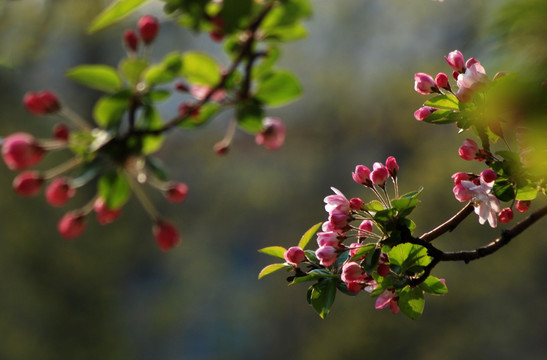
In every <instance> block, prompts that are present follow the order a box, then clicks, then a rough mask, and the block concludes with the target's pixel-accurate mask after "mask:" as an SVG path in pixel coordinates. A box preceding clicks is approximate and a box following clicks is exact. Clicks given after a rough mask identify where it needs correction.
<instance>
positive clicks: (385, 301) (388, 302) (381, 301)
mask: <svg viewBox="0 0 547 360" xmlns="http://www.w3.org/2000/svg"><path fill="white" fill-rule="evenodd" d="M398 301H399V297H398V296H396V295H395V291H394V290H385V291H384V292H383V293H381V294H380V296H378V298H376V303H375V305H374V306H375V308H376V309H383V308H385V307H387V306H389V310H391V312H392V313H393V314H397V313H398V312H399V311H400V310H401V309H400V308H399V304H398Z"/></svg>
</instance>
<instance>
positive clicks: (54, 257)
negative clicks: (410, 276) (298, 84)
mask: <svg viewBox="0 0 547 360" xmlns="http://www.w3.org/2000/svg"><path fill="white" fill-rule="evenodd" d="M108 3H109V1H106V0H102V1H85V2H84V1H69V0H56V1H54V0H50V1H47V0H18V1H7V0H4V1H0V89H1V90H0V94H1V95H0V134H1V135H2V136H4V135H7V134H9V133H12V132H15V131H28V132H32V133H34V134H37V135H38V136H42V137H48V136H49V134H50V133H51V129H52V127H53V125H54V123H55V121H53V120H52V119H50V118H38V117H33V116H31V115H28V114H27V113H26V112H25V111H24V109H23V107H22V105H21V99H22V97H23V95H24V93H25V92H27V91H37V90H42V89H50V90H53V91H55V92H56V93H58V94H59V95H60V97H61V99H62V101H63V103H65V104H68V105H69V106H70V107H72V108H73V109H74V110H76V111H77V112H78V113H80V114H82V115H83V116H84V117H87V118H89V117H90V111H91V109H92V106H93V103H94V101H96V99H97V98H98V97H99V96H100V94H99V93H98V92H95V91H91V90H87V89H84V88H83V87H81V86H78V85H76V84H73V83H71V82H70V81H69V80H67V79H65V78H64V71H65V70H66V69H67V68H69V67H72V66H76V65H79V64H84V63H106V64H109V65H112V66H116V63H117V61H118V59H119V58H120V57H121V56H122V55H123V49H122V46H121V34H122V33H123V30H124V29H126V28H127V27H134V26H135V25H134V24H135V22H136V19H137V18H138V16H139V15H140V14H142V13H145V12H146V13H152V14H155V15H157V16H158V17H160V18H161V19H162V21H164V22H163V23H162V29H161V32H160V37H159V39H158V42H157V43H155V44H154V45H153V48H152V57H153V58H156V59H160V58H161V57H162V56H163V54H165V53H166V52H168V51H170V50H172V49H180V50H186V49H196V48H197V49H202V50H206V51H211V52H213V54H215V56H216V57H217V58H218V59H219V61H222V62H223V63H224V64H227V59H226V58H225V57H224V56H223V55H222V53H221V52H220V47H219V45H218V44H216V43H212V42H211V41H210V39H209V37H208V36H207V35H201V36H196V35H194V34H192V33H190V32H188V31H185V30H183V29H180V28H178V27H176V26H174V25H173V24H172V23H171V22H169V21H167V19H166V18H165V17H164V16H163V15H162V12H161V3H160V2H157V3H151V4H149V5H147V6H146V7H144V8H142V9H141V10H142V11H140V12H139V13H136V14H134V15H133V16H131V17H130V18H128V19H127V20H126V21H124V22H122V23H120V24H117V25H115V26H112V27H110V28H108V29H106V30H104V31H101V32H99V33H97V34H94V35H87V34H86V33H85V27H86V26H87V25H88V24H89V22H90V21H91V19H92V18H93V17H94V16H95V15H96V14H98V13H99V11H100V10H101V9H103V8H104V7H105V6H106V5H107V4H108ZM313 3H314V7H315V10H314V11H315V13H314V16H313V18H312V19H310V21H308V22H307V24H306V25H307V27H308V29H309V33H310V37H309V38H308V39H306V40H304V41H300V42H297V43H292V44H289V45H287V46H286V47H285V48H284V54H283V59H282V61H281V66H282V67H284V68H287V69H290V70H293V71H294V72H296V74H297V75H298V76H299V78H300V79H301V81H302V83H303V86H304V88H305V95H304V96H303V97H302V98H301V99H300V100H299V101H297V102H295V103H293V104H291V105H289V106H286V107H283V108H278V109H271V111H270V112H269V114H270V115H275V116H279V117H281V118H283V120H284V121H285V122H286V124H287V127H288V137H287V141H286V144H285V146H284V147H283V148H282V149H280V150H279V151H277V152H267V151H266V150H264V149H263V148H259V147H257V146H256V145H255V144H254V140H253V139H252V138H251V137H249V136H247V135H245V134H241V133H238V134H237V136H236V140H235V144H234V146H233V149H232V151H231V152H230V154H229V155H228V156H225V157H218V156H216V155H215V154H214V152H213V151H212V146H213V144H214V143H215V142H216V141H218V140H220V139H221V138H222V136H223V134H224V131H225V128H226V126H227V123H228V120H229V117H230V115H229V114H226V115H223V116H221V117H220V118H218V119H217V120H215V121H214V122H213V123H211V124H210V125H208V126H207V127H205V128H203V129H201V130H199V131H193V132H176V133H172V134H170V135H169V137H168V140H167V143H166V145H165V146H164V148H163V149H162V150H161V151H160V152H159V153H158V156H159V157H160V158H161V159H162V160H163V161H164V162H165V163H166V165H167V166H168V168H169V169H171V176H172V178H173V179H177V180H182V181H185V182H187V183H188V184H189V186H190V190H191V193H190V195H189V198H188V200H187V201H186V203H184V204H182V205H172V204H168V203H166V202H165V200H164V199H163V197H161V195H160V194H158V193H154V192H150V194H151V196H153V199H154V203H155V204H156V205H157V206H158V208H159V209H160V210H161V212H162V213H164V214H165V215H166V216H167V217H169V218H170V219H172V220H173V221H175V222H176V224H177V226H178V227H179V229H180V230H181V232H182V236H183V243H182V246H180V247H177V248H176V249H174V250H173V251H171V252H169V253H167V254H164V253H161V252H160V251H159V250H158V249H157V247H156V245H155V244H154V241H153V238H152V235H151V221H150V220H149V218H148V217H147V215H146V213H145V211H144V210H143V209H142V208H141V207H140V205H139V204H138V202H137V201H136V200H135V199H134V198H133V199H132V200H131V201H130V203H129V204H128V206H126V208H125V209H124V213H123V215H122V217H121V218H120V220H118V221H117V222H116V223H114V224H111V225H108V226H106V227H100V226H99V225H97V224H96V222H95V221H94V220H92V219H91V221H89V222H88V229H87V231H86V232H85V234H84V235H83V236H81V237H80V238H78V239H77V240H75V241H72V242H66V241H63V240H62V239H61V238H60V237H59V236H58V234H57V232H56V223H57V221H58V219H59V218H60V217H61V216H62V214H63V213H64V211H65V210H66V209H53V208H50V207H48V206H47V205H46V204H45V201H44V199H43V195H41V196H39V197H36V198H31V199H22V198H18V197H17V196H16V195H15V194H14V193H13V191H12V190H11V181H12V179H13V177H14V173H13V172H10V171H9V170H8V169H7V168H6V167H5V165H1V171H0V189H2V190H1V192H0V194H1V202H0V209H1V214H2V217H1V220H0V359H7V360H19V359H21V360H22V359H25V360H26V359H82V360H83V359H136V360H141V359H142V360H147V359H191V360H192V359H199V360H201V359H341V358H346V359H358V358H372V357H382V358H395V357H398V358H403V359H422V360H427V359H439V358H443V359H462V358H469V359H513V358H520V359H544V358H545V354H546V353H547V345H546V343H545V333H546V330H547V305H546V299H547V290H546V287H545V284H544V283H543V276H544V274H545V271H546V270H547V257H546V255H545V254H546V251H545V250H547V242H546V241H545V240H546V237H547V236H546V235H547V231H546V226H545V224H546V222H545V220H544V221H543V222H540V223H538V224H536V225H535V226H534V227H533V228H531V229H530V231H528V232H527V233H525V234H523V235H522V236H519V237H518V238H516V239H515V240H514V241H513V242H512V243H511V244H510V245H509V246H507V247H505V248H503V249H502V250H501V251H500V252H498V253H497V254H495V255H494V256H490V257H487V258H485V259H483V260H480V261H476V262H472V263H470V264H468V265H465V264H463V263H454V264H441V265H439V266H438V267H437V268H436V269H435V270H434V275H436V276H438V277H444V278H446V279H447V284H448V288H449V293H448V294H447V295H446V296H444V297H433V296H429V297H427V298H426V308H425V312H424V314H423V316H422V318H421V319H420V320H419V321H411V320H409V319H407V318H405V317H404V316H402V315H398V316H394V315H392V314H391V313H390V312H389V311H388V310H382V311H377V310H374V302H373V301H372V300H371V299H370V298H368V296H367V295H366V294H362V295H360V296H358V297H347V296H343V295H341V294H340V293H339V294H338V295H339V296H338V297H337V300H336V302H335V305H334V307H333V309H332V311H331V313H330V315H329V317H328V318H327V319H326V320H321V319H320V318H319V317H318V316H317V315H316V314H315V312H314V311H313V310H312V309H311V308H310V307H309V306H308V305H307V303H306V301H305V293H306V288H307V287H306V286H305V285H300V286H299V285H297V286H294V287H289V288H288V287H287V283H286V281H285V279H284V276H283V274H281V273H279V274H274V275H271V276H268V277H266V278H264V279H262V280H260V281H258V280H257V275H258V272H259V271H260V269H262V267H264V266H265V265H267V264H269V263H271V262H272V260H273V258H270V257H268V256H266V255H262V254H259V253H258V252H257V249H260V248H262V247H265V246H270V245H281V246H285V247H289V246H292V245H295V244H296V243H297V242H298V239H299V238H300V236H301V234H302V233H303V232H304V231H305V230H306V229H307V228H309V227H310V226H311V225H312V224H314V223H317V222H318V221H322V220H324V219H325V212H324V209H323V205H324V204H323V197H324V196H326V195H328V194H330V193H331V190H330V189H329V187H330V186H335V187H337V188H339V189H341V190H342V191H343V192H344V193H345V194H346V195H347V196H348V197H351V196H363V197H364V198H365V199H372V197H371V194H368V193H366V192H365V191H364V190H363V189H362V188H360V187H359V186H357V185H356V184H355V183H354V182H353V180H352V179H351V172H352V171H353V169H354V167H355V165H357V164H365V165H368V166H371V165H372V163H373V162H374V161H384V160H385V158H387V157H388V156H389V155H394V156H396V157H397V160H398V162H399V165H400V167H401V170H400V187H401V191H403V192H407V191H412V190H415V189H417V188H418V187H419V186H424V187H425V191H424V192H423V195H422V197H421V199H422V206H421V207H419V208H418V209H417V210H416V211H415V217H414V220H415V222H416V223H417V224H418V228H417V230H416V231H417V232H418V233H420V232H423V231H427V230H429V229H430V228H432V227H433V226H435V225H437V224H438V223H440V222H441V221H443V220H444V219H446V218H448V217H449V216H451V214H453V213H454V212H455V211H457V210H458V209H459V208H460V207H461V204H459V203H458V202H457V201H456V200H455V199H454V198H453V196H452V181H451V179H450V175H451V174H453V173H454V172H456V171H473V170H477V169H478V168H477V167H474V166H476V165H477V164H471V163H468V162H465V161H463V160H461V159H460V158H459V157H458V156H457V148H458V146H459V145H460V144H461V142H462V141H463V139H464V135H458V134H457V133H456V129H455V127H452V126H445V127H435V126H432V125H427V124H423V123H419V122H417V121H415V120H414V118H413V112H414V110H415V109H417V108H418V107H419V106H420V105H421V103H422V102H423V101H425V97H423V96H421V95H419V94H417V93H415V92H414V91H413V74H414V73H416V72H427V73H430V74H436V73H437V72H440V71H444V72H449V71H450V69H449V68H448V66H447V65H446V63H445V61H444V59H443V56H445V55H446V54H448V53H449V52H450V51H452V50H454V49H459V50H461V51H462V52H463V54H464V55H465V56H466V57H471V56H473V57H476V58H478V59H479V60H480V61H481V63H482V64H483V65H484V66H485V68H486V71H487V74H488V75H489V76H490V77H491V76H493V75H494V74H495V73H496V72H497V71H502V70H503V71H519V70H520V71H522V70H523V69H525V70H530V71H536V72H540V73H541V74H540V75H541V76H544V75H545V71H546V69H547V67H546V66H545V65H546V64H547V61H546V60H547V46H546V45H547V44H546V42H547V39H546V36H545V35H546V34H547V29H546V21H545V19H547V11H546V10H547V9H546V8H547V2H545V1H543V0H515V1H502V0H459V1H457V0H445V1H444V2H443V3H439V2H434V1H430V0H344V1H328V0H314V1H313ZM535 74H537V73H535ZM538 79H542V78H541V77H538ZM176 106H177V104H176V102H173V103H171V104H167V105H166V106H165V108H164V111H165V114H166V116H168V114H172V113H173V112H174V111H175V108H176ZM57 161H59V158H57V157H56V155H50V156H48V157H46V161H45V162H44V164H43V165H42V166H44V167H47V166H48V165H49V166H51V165H53V164H55V163H56V162H57ZM92 195H93V194H92V193H91V192H90V190H87V192H86V191H80V192H79V193H78V194H77V196H76V198H75V199H73V200H72V201H71V202H70V203H69V206H67V209H69V208H71V207H77V206H80V205H81V204H83V203H84V202H85V201H86V200H87V199H88V198H89V197H91V196H92ZM539 202H540V201H538V203H539ZM541 202H543V203H545V200H544V199H542V200H541ZM536 205H538V204H536ZM519 216H520V217H522V215H520V214H517V217H518V218H520V217H519ZM498 235H499V229H496V230H492V229H490V228H488V227H486V226H480V225H479V224H478V221H477V219H476V217H475V215H472V216H471V217H470V218H469V219H468V220H467V221H466V222H465V223H464V224H463V226H461V228H458V229H457V231H455V232H454V233H452V234H448V235H446V236H444V237H443V238H441V239H439V240H437V241H438V246H439V247H441V248H442V249H447V250H448V249H454V250H455V249H471V248H475V247H478V246H481V245H483V244H485V243H486V242H489V241H490V240H492V239H494V238H495V237H497V236H498Z"/></svg>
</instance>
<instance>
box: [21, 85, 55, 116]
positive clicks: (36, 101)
mask: <svg viewBox="0 0 547 360" xmlns="http://www.w3.org/2000/svg"><path fill="white" fill-rule="evenodd" d="M23 105H24V106H25V108H26V109H27V111H28V112H29V113H31V114H33V115H46V114H53V113H56V112H57V111H59V110H60V109H61V104H60V103H59V99H57V96H55V94H53V93H52V92H51V91H47V90H44V91H40V92H28V93H26V94H25V96H24V97H23Z"/></svg>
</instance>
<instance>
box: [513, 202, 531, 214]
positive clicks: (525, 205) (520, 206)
mask: <svg viewBox="0 0 547 360" xmlns="http://www.w3.org/2000/svg"><path fill="white" fill-rule="evenodd" d="M531 203H532V202H531V201H530V200H519V201H517V203H516V205H515V209H517V210H518V211H519V212H526V211H528V209H530V205H531Z"/></svg>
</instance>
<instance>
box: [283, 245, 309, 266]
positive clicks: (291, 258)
mask: <svg viewBox="0 0 547 360" xmlns="http://www.w3.org/2000/svg"><path fill="white" fill-rule="evenodd" d="M283 256H284V257H285V260H286V261H287V262H289V263H291V264H294V265H298V264H300V263H301V262H302V261H304V260H306V255H305V254H304V250H302V249H301V248H300V247H298V246H293V247H290V248H289V249H287V251H285V254H284V255H283Z"/></svg>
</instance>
